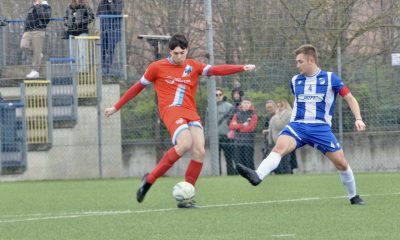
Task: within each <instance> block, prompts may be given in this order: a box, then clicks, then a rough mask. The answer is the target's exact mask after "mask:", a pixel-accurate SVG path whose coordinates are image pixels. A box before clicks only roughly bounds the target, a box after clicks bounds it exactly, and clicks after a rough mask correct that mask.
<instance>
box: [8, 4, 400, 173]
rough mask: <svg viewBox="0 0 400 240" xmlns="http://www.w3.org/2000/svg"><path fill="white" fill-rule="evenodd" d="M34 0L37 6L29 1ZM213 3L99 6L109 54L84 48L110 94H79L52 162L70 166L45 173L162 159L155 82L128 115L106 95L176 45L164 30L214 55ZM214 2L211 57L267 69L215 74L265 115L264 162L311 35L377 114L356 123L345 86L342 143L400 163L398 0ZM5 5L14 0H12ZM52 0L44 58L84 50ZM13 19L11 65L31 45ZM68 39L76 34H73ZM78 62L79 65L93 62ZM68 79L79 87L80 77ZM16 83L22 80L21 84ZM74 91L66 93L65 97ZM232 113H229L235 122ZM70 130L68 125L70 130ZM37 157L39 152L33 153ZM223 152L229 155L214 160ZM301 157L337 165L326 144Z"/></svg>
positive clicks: (379, 167) (338, 130)
mask: <svg viewBox="0 0 400 240" xmlns="http://www.w3.org/2000/svg"><path fill="white" fill-rule="evenodd" d="M28 2H29V1H27V3H26V4H27V6H28V5H29V4H30V3H28ZM89 2H90V4H89V5H90V7H91V8H92V9H93V12H95V13H98V6H99V2H100V1H98V0H93V1H89ZM205 3H206V1H195V0H190V1H178V0H170V1H159V0H152V1H138V0H131V1H125V2H124V6H123V10H122V12H121V13H117V14H116V15H114V14H111V15H106V16H103V15H102V14H98V15H97V16H96V19H97V23H96V24H95V22H93V23H91V24H89V30H90V34H89V36H92V35H95V36H97V37H99V38H100V39H99V40H98V41H97V42H96V44H97V46H99V47H100V50H99V52H96V53H94V52H93V54H100V56H101V57H100V58H99V59H100V61H98V60H96V59H97V58H95V57H93V56H92V55H91V54H92V53H87V52H85V56H87V58H88V59H93V62H94V64H96V65H97V66H98V67H99V68H101V70H102V71H101V74H96V75H95V78H96V81H97V82H99V81H101V80H102V81H103V83H104V85H103V88H102V89H100V91H102V94H101V95H100V96H97V98H96V100H95V101H94V102H92V103H87V102H86V103H84V102H82V101H80V105H79V106H77V110H76V116H77V117H76V119H77V120H76V125H75V126H72V127H73V128H72V129H70V131H71V132H68V133H67V132H66V131H64V130H63V129H57V130H55V131H54V138H53V142H52V149H53V150H50V152H49V153H48V155H47V158H48V159H49V160H48V161H53V163H54V164H53V166H54V165H56V163H58V164H60V166H64V165H65V164H66V165H67V167H66V168H67V169H68V170H65V171H66V172H65V171H64V172H63V171H60V172H61V174H55V173H48V172H47V173H43V174H42V175H40V176H41V177H43V178H54V177H57V175H61V176H64V177H67V178H68V177H88V176H89V177H96V176H98V174H97V169H98V168H100V171H99V172H100V173H102V174H104V176H139V175H142V174H143V173H144V172H145V171H148V170H150V169H151V168H152V167H154V165H155V163H156V162H157V161H158V160H159V159H160V157H161V156H162V155H163V154H164V152H165V151H166V150H168V149H169V148H170V147H171V146H172V144H171V140H170V136H169V134H168V132H167V130H166V128H165V126H163V123H162V122H161V121H160V119H159V116H158V112H157V107H156V101H155V99H156V96H155V92H154V90H153V89H152V87H148V88H147V89H146V90H144V91H142V92H141V94H140V95H139V96H138V97H136V98H135V100H134V101H131V102H129V103H128V104H127V105H125V106H124V108H122V109H121V111H120V112H119V114H120V115H119V114H117V115H115V116H113V117H112V118H111V119H107V120H101V115H100V114H101V112H100V111H99V110H98V108H99V107H100V105H99V104H100V102H101V108H102V109H104V108H105V107H107V106H112V105H113V104H114V103H115V102H116V101H117V100H118V98H119V97H120V94H122V93H124V92H125V91H126V90H127V89H128V88H129V87H130V86H131V85H133V84H134V83H135V82H136V81H138V80H139V79H140V78H141V76H142V75H143V73H144V72H145V70H146V67H147V65H148V64H149V63H150V62H152V61H154V60H156V59H159V58H162V57H165V56H167V55H168V49H167V46H166V43H167V41H165V39H167V38H168V37H169V36H171V35H173V34H175V33H182V34H184V35H185V36H186V37H187V38H188V40H189V57H190V58H194V59H196V60H199V61H202V62H205V63H207V62H208V60H209V58H210V55H209V54H210V53H209V52H208V51H207V48H206V46H207V44H209V39H207V37H206V31H209V30H210V26H207V24H206V21H205V16H206V14H205V13H206V9H205V7H204V6H205ZM209 3H211V9H212V12H211V14H212V40H213V56H212V57H213V58H214V62H215V64H223V63H230V64H247V63H248V64H255V65H256V66H257V69H256V70H255V71H253V72H250V73H241V74H237V75H231V76H225V77H216V86H217V87H221V88H222V89H223V90H224V94H225V96H226V101H227V102H229V103H231V104H233V105H234V104H235V102H234V99H233V98H232V94H231V93H232V90H234V89H237V90H238V91H239V92H240V93H241V95H242V96H246V97H248V98H249V99H251V102H252V104H253V106H254V109H255V114H256V115H257V116H258V121H257V124H256V125H255V129H254V145H253V147H252V150H253V154H254V156H253V157H252V159H253V160H254V164H255V166H257V165H258V163H259V162H260V161H261V160H262V158H263V154H264V153H265V152H264V153H263V149H264V150H265V149H267V148H266V146H264V145H265V140H264V134H263V133H262V130H263V129H264V128H265V122H266V121H267V118H268V113H267V111H266V108H265V103H266V101H267V100H270V99H272V100H275V101H280V100H287V101H288V102H289V103H290V104H292V102H293V96H292V95H291V90H290V87H289V83H290V79H291V77H292V76H293V75H295V74H297V70H296V68H295V61H294V54H293V51H294V50H295V49H296V48H297V47H298V46H300V45H301V44H304V43H311V44H313V45H315V46H316V47H317V49H318V51H319V59H318V65H319V66H320V67H321V68H322V69H323V70H327V71H333V72H335V73H337V74H338V75H340V76H341V77H342V79H343V81H344V82H345V84H346V85H347V86H348V87H349V89H350V90H351V92H352V94H353V95H354V96H355V97H356V98H357V100H358V101H359V103H360V106H361V112H362V116H363V119H364V121H365V123H366V124H367V131H366V132H365V133H361V134H356V133H355V129H354V116H353V115H352V113H351V111H350V109H349V108H348V106H347V104H346V103H345V102H343V103H342V101H341V100H340V97H339V98H338V99H337V107H336V111H335V115H334V118H333V120H332V128H333V130H334V132H335V134H336V136H337V137H338V139H339V140H340V142H341V143H342V145H343V148H344V150H345V152H346V156H347V158H348V159H349V161H350V163H351V165H352V167H353V169H356V170H359V171H395V170H399V168H400V166H399V164H397V163H396V162H398V161H397V160H398V157H397V156H398V155H399V152H398V151H399V150H398V149H397V146H398V143H399V142H398V141H399V140H398V139H399V130H400V117H399V116H400V115H399V113H400V108H399V106H398V104H396V103H397V102H399V100H400V99H399V96H400V95H399V94H398V93H397V89H398V88H399V80H400V66H396V64H393V62H392V54H393V53H399V52H400V39H399V37H400V30H399V29H400V19H399V16H400V14H399V13H400V6H399V5H400V3H399V2H398V1H396V0H386V1H378V0H376V1H366V0H335V1H331V0H318V1H292V0H275V1H262V0H229V1H228V0H218V1H209ZM2 4H3V5H4V6H5V5H7V6H8V4H9V3H2ZM50 4H51V5H52V9H53V13H52V17H53V18H54V19H55V20H54V21H52V22H50V25H49V28H48V29H47V33H46V34H47V36H56V37H54V38H51V37H47V38H46V39H47V40H46V50H45V51H44V54H45V57H46V59H48V57H51V56H52V57H55V58H69V57H72V58H74V56H72V54H71V41H73V38H70V39H69V40H61V38H62V36H61V35H62V34H63V32H64V29H65V28H64V26H63V25H62V21H61V18H60V20H58V19H59V18H58V17H62V16H64V14H65V8H66V7H67V4H66V3H59V2H51V3H50ZM3 9H5V8H4V7H3ZM1 14H3V15H6V16H7V17H8V19H12V16H9V15H7V14H5V13H4V12H2V13H1ZM122 14H126V16H123V15H122ZM120 20H121V21H122V22H120ZM57 21H59V22H57ZM102 22H103V25H102V24H101V23H102ZM8 23H9V26H5V27H2V31H1V35H2V39H3V40H2V41H1V43H2V46H3V47H2V52H3V53H4V54H3V55H2V56H3V57H2V59H3V60H4V61H2V62H3V63H4V64H5V65H8V64H11V62H9V61H13V62H12V63H13V64H17V65H18V64H27V63H26V62H23V61H22V60H21V61H20V60H18V59H19V58H20V57H23V56H22V54H21V53H19V40H20V35H21V34H22V33H21V31H17V30H13V29H14V27H13V26H14V25H15V24H16V23H17V22H15V23H14V21H11V20H9V22H8ZM52 24H53V25H54V24H57V27H55V28H53V27H52V26H53V25H52ZM104 24H105V25H104ZM10 25H11V26H10ZM106 25H107V26H106ZM111 25H112V26H113V27H111V28H112V29H111V30H115V25H118V28H119V27H121V29H122V30H121V32H118V31H117V32H115V31H111V32H110V33H105V31H106V30H107V31H108V30H110V26H111ZM54 26H55V25H54ZM16 29H21V27H19V28H18V27H17V28H16ZM7 31H8V32H7ZM7 34H8V35H9V34H17V35H18V36H19V37H15V39H16V40H15V41H11V40H10V38H8V37H5V36H8V35H7ZM106 35H107V36H106ZM140 35H146V36H153V37H154V38H152V41H150V40H151V38H143V37H139V36H140ZM83 38H84V37H83ZM66 42H67V43H69V44H67V45H65V43H66ZM48 44H50V45H48ZM59 44H61V45H62V46H61V45H59ZM64 45H65V46H64ZM78 48H79V47H78ZM83 48H84V47H83ZM73 51H75V50H73ZM58 53H61V54H58ZM87 54H89V55H87ZM9 56H13V57H9ZM91 61H92V60H91ZM78 65H79V66H76V67H81V68H82V67H84V66H85V64H78ZM13 66H14V65H13ZM3 69H5V68H4V67H3ZM77 69H78V68H77ZM6 70H7V72H9V71H10V70H9V69H6ZM64 70H65V69H64ZM64 70H63V71H64ZM5 72H6V71H4V70H3V78H9V77H4V76H5V75H4V74H5ZM66 73H69V72H68V71H66ZM24 74H25V73H23V75H24ZM20 75H21V74H20ZM85 76H86V75H84V74H77V75H76V77H75V80H74V81H76V82H75V83H74V84H76V85H77V91H78V92H79V91H80V90H79V84H80V83H81V82H83V80H84V79H85ZM68 79H69V78H68ZM47 80H51V79H47ZM68 81H69V80H68ZM207 81H209V79H208V78H202V79H201V80H200V82H199V86H198V89H197V95H196V101H197V107H198V111H199V114H200V116H201V118H202V122H203V124H204V125H205V129H206V132H205V133H206V140H207V150H209V149H211V148H213V147H215V146H213V145H212V144H209V143H210V142H212V141H209V140H210V137H212V134H209V133H215V132H216V131H217V129H212V128H210V126H211V125H209V124H208V120H209V119H212V114H216V113H215V112H210V111H209V110H208V100H207V97H208V96H209V95H210V94H214V91H211V90H210V89H207ZM65 84H66V83H65ZM68 84H69V86H72V85H71V84H72V82H71V83H68ZM11 86H12V87H14V88H18V86H17V85H16V84H11ZM8 90H10V88H8ZM8 90H7V91H3V92H4V94H5V95H6V98H9V99H11V98H16V94H14V93H12V91H11V90H10V91H8ZM13 91H14V90H13ZM96 91H99V89H96ZM6 92H7V93H6ZM8 92H10V93H8ZM4 94H3V95H4ZM212 97H214V96H212ZM78 98H79V97H78ZM66 102H67V101H64V100H63V101H61V102H60V104H64V103H66ZM78 102H79V101H78ZM71 104H72V103H71ZM96 106H97V108H96ZM68 107H72V105H69V106H68ZM71 109H72V108H71ZM230 117H231V116H230ZM58 121H59V122H60V121H61V122H62V121H63V120H58ZM65 121H68V120H65ZM229 121H230V119H229V120H228V121H227V122H228V123H227V124H229ZM61 126H62V124H61ZM65 136H68V138H69V140H68V139H67V138H66V137H65ZM229 143H230V144H231V146H230V147H231V148H229V149H230V150H228V151H230V153H231V155H232V156H236V155H235V154H238V153H242V152H243V151H242V150H238V148H237V146H238V145H237V144H235V141H234V140H232V141H230V142H229ZM121 146H122V147H121ZM76 149H79V150H76ZM51 151H53V152H51ZM73 152H79V153H80V156H79V157H78V158H79V159H81V160H82V161H81V162H79V161H72V162H70V163H65V162H67V161H68V159H70V158H75V157H76V156H75V155H74V154H73ZM222 152H223V151H222ZM234 153H235V154H234ZM43 154H45V153H43ZM213 154H214V152H213V151H212V149H211V151H208V154H207V157H206V163H207V164H206V165H205V167H204V171H203V173H204V174H219V173H221V174H226V173H228V171H229V169H228V170H227V166H226V161H225V156H224V154H223V153H221V155H220V156H221V159H215V156H214V155H213ZM245 155H246V156H247V155H248V154H245ZM29 156H30V155H29V153H28V162H29ZM187 157H188V156H185V157H184V158H187ZM217 158H218V157H217ZM233 158H234V159H233V161H235V162H237V161H238V159H235V158H237V157H233ZM216 161H217V162H218V164H215V162H216ZM181 162H182V163H181ZM63 164H64V165H63ZM82 164H85V165H86V166H89V167H88V168H91V169H92V170H91V171H90V170H87V171H83V172H82V169H79V168H81V166H82ZM297 164H298V171H300V172H308V171H312V172H324V171H331V170H334V168H333V167H332V166H331V164H330V163H329V162H328V160H326V159H325V160H324V159H323V156H322V155H321V154H319V153H318V152H317V151H316V150H310V149H308V148H305V149H303V150H300V151H297ZM28 165H29V164H28ZM99 166H100V167H99ZM233 166H234V165H233ZM185 167H186V162H185V161H180V163H179V164H177V166H175V168H173V169H172V170H171V171H170V174H182V171H184V169H185ZM214 168H218V169H214ZM77 169H79V171H78V170H77ZM44 172H45V171H44ZM29 174H31V175H29V176H32V175H34V173H29ZM32 178H33V177H32Z"/></svg>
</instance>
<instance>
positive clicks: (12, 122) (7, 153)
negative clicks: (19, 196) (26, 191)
mask: <svg viewBox="0 0 400 240" xmlns="http://www.w3.org/2000/svg"><path fill="white" fill-rule="evenodd" d="M0 134H1V137H0V146H1V151H0V173H1V174H7V173H22V172H24V171H25V169H26V167H27V159H26V156H27V149H26V132H25V115H24V103H23V102H17V101H7V102H4V101H2V102H0Z"/></svg>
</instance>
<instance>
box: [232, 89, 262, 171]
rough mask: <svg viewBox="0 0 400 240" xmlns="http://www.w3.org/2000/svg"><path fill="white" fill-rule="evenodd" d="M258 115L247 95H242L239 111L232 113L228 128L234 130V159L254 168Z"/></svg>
mask: <svg viewBox="0 0 400 240" xmlns="http://www.w3.org/2000/svg"><path fill="white" fill-rule="evenodd" d="M257 121H258V116H257V114H256V113H255V112H254V107H253V104H252V103H251V100H250V99H249V98H248V97H242V102H241V104H240V107H239V112H237V113H235V115H233V117H232V120H231V122H230V124H229V129H230V130H231V131H234V134H233V135H234V136H229V137H230V138H233V140H234V148H235V151H234V159H235V162H236V163H241V164H243V165H244V166H246V167H248V168H251V169H254V138H255V136H256V127H257Z"/></svg>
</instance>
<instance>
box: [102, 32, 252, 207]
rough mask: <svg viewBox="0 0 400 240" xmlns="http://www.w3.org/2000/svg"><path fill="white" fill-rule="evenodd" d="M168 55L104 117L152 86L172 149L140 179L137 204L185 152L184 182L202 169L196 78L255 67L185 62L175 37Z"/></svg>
mask: <svg viewBox="0 0 400 240" xmlns="http://www.w3.org/2000/svg"><path fill="white" fill-rule="evenodd" d="M169 49H170V54H171V55H170V56H169V57H167V58H164V59H161V60H158V61H155V62H153V63H151V64H150V65H149V66H148V68H147V70H146V72H145V73H144V75H143V77H142V78H141V79H140V81H138V82H137V83H136V84H135V85H133V86H132V87H131V88H129V89H128V91H127V92H126V93H125V94H124V95H123V96H122V97H121V99H120V100H119V101H118V102H117V103H116V104H115V105H114V106H113V107H109V108H106V109H105V111H104V114H105V116H106V117H110V116H111V115H112V114H114V113H115V112H117V111H118V110H119V109H120V108H121V107H122V106H123V105H124V104H126V103H127V102H128V101H129V100H131V99H133V98H134V97H135V96H136V95H137V94H138V93H139V92H140V91H142V90H143V89H144V88H145V87H146V86H147V85H149V84H154V88H155V90H156V93H157V99H158V110H159V112H160V118H161V119H162V121H163V122H164V124H165V126H166V127H167V129H168V131H169V133H170V135H171V138H172V143H173V144H174V147H172V148H171V149H169V150H168V151H167V152H166V153H165V155H164V156H163V157H162V158H161V160H160V161H159V163H158V164H157V166H155V168H154V169H153V170H152V171H151V172H150V173H146V174H145V175H144V176H143V178H142V183H141V185H140V187H139V189H138V190H137V194H136V199H137V201H138V202H139V203H140V202H142V201H143V199H144V197H145V196H146V193H147V191H148V190H149V189H150V187H151V186H152V185H153V184H154V182H155V181H156V180H157V178H159V177H161V176H163V175H164V174H165V173H166V172H167V171H168V170H169V169H170V168H171V167H172V165H173V164H174V163H175V162H176V161H177V160H178V159H179V158H180V157H181V156H183V155H184V154H185V153H186V152H189V151H191V153H192V155H191V160H190V163H189V166H188V168H187V170H186V173H185V181H186V182H189V183H191V184H192V185H193V186H195V184H196V181H197V178H198V177H199V175H200V172H201V169H202V167H203V161H204V155H205V149H204V145H205V139H204V132H203V126H202V124H201V120H200V116H199V114H198V113H197V107H196V101H195V95H196V89H197V84H198V76H199V75H203V76H212V75H219V76H221V75H229V74H234V73H238V72H242V71H250V70H253V69H255V65H230V64H225V65H217V66H211V65H207V64H204V63H201V62H198V61H196V60H193V59H187V58H186V57H187V54H188V41H187V39H186V37H185V36H183V35H179V34H176V35H174V36H172V37H171V39H170V41H169ZM178 207H179V208H194V207H195V204H194V201H193V200H190V201H184V202H179V203H178Z"/></svg>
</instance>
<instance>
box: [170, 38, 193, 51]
mask: <svg viewBox="0 0 400 240" xmlns="http://www.w3.org/2000/svg"><path fill="white" fill-rule="evenodd" d="M188 45H189V44H188V41H187V39H186V37H185V36H183V35H182V34H175V35H173V36H172V37H171V38H170V39H169V44H168V47H169V49H170V50H174V49H175V48H176V47H180V48H182V49H187V48H188Z"/></svg>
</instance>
